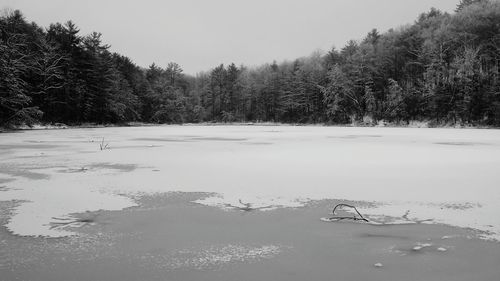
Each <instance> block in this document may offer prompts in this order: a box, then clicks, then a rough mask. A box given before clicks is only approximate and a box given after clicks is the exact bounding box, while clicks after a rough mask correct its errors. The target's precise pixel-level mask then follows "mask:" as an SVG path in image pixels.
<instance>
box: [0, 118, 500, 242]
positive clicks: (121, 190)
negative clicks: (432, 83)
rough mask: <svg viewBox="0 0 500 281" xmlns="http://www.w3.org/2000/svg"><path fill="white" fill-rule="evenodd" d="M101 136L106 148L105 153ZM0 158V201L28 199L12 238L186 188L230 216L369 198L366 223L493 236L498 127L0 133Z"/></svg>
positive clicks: (496, 231)
mask: <svg viewBox="0 0 500 281" xmlns="http://www.w3.org/2000/svg"><path fill="white" fill-rule="evenodd" d="M103 138H104V140H105V142H106V143H108V144H109V149H106V150H103V151H101V150H100V149H99V144H100V143H101V141H102V139H103ZM262 144H266V145H262ZM465 144H466V145H465ZM27 146H29V148H26V147H27ZM0 150H2V153H0V179H2V181H4V183H3V184H2V186H4V188H3V189H2V190H1V191H0V200H22V201H24V203H22V204H21V205H20V206H19V207H17V208H16V209H15V210H14V215H13V216H12V218H11V220H10V222H9V223H8V225H7V227H8V228H9V229H10V230H11V231H12V232H13V233H15V234H19V235H45V236H51V237H57V236H64V235H68V234H69V233H70V232H69V230H66V231H64V230H60V229H51V228H50V223H51V222H54V219H53V218H54V217H58V218H61V217H65V216H66V217H67V216H69V214H71V213H76V212H84V211H96V210H100V209H105V210H119V209H123V208H126V207H129V206H133V205H134V204H135V203H134V201H133V200H132V199H130V198H129V195H130V194H134V193H144V192H146V193H149V192H150V193H154V192H169V191H183V192H213V193H216V194H218V195H216V196H212V197H209V198H205V199H200V200H198V201H197V202H198V203H202V204H206V205H210V206H218V207H222V208H226V209H244V208H248V207H249V208H252V209H257V210H270V209H274V208H280V207H286V206H290V207H300V206H302V205H303V204H304V202H307V201H308V200H319V199H326V198H330V199H347V200H354V201H368V202H370V203H371V204H366V206H369V207H363V208H362V209H360V208H358V209H360V211H361V212H362V213H363V215H367V216H369V217H370V218H371V219H389V220H392V221H394V222H401V223H405V222H409V221H412V222H415V221H420V222H426V223H445V224H450V225H455V226H461V227H472V228H475V229H479V230H482V231H484V237H486V238H496V239H498V238H500V221H499V220H498V219H497V216H498V214H500V204H498V202H499V200H500V189H499V188H498V186H499V184H500V173H499V172H498V170H499V167H500V131H498V130H479V129H416V128H339V127H320V126H300V127H294V126H159V127H136V128H98V129H65V130H48V131H43V130H35V131H25V132H23V133H12V134H10V133H3V134H0ZM34 174H36V175H37V176H36V177H34V176H33V175H34Z"/></svg>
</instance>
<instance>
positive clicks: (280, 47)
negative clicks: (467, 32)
mask: <svg viewBox="0 0 500 281" xmlns="http://www.w3.org/2000/svg"><path fill="white" fill-rule="evenodd" d="M458 2H459V0H307V1H305V0H246V1H240V0H177V1H173V0H134V1H131V0H78V1H72V0H43V1H42V0H0V8H5V7H9V8H12V9H19V10H21V11H22V12H23V13H24V15H25V16H26V18H27V19H28V20H29V21H35V22H36V23H38V24H40V25H42V26H48V25H49V24H50V23H53V22H66V21H67V20H72V21H74V22H75V23H76V24H77V26H78V27H79V28H80V30H81V31H82V34H88V33H90V32H92V31H98V32H101V33H102V34H103V38H104V42H105V43H107V44H110V45H111V46H112V47H111V50H112V51H116V52H119V53H121V54H123V55H126V56H128V57H130V58H131V59H132V60H133V61H134V62H135V63H137V64H138V65H140V66H144V67H146V66H148V65H150V64H151V63H152V62H156V63H157V64H159V65H161V66H166V65H167V63H168V62H170V61H174V62H177V63H179V64H180V65H181V66H182V67H183V69H184V71H185V72H186V73H191V74H194V73H196V72H198V71H202V70H209V69H210V68H213V67H215V66H217V65H218V64H220V63H225V64H227V63H230V62H234V63H236V64H238V65H239V64H242V63H243V64H245V65H249V66H252V65H258V64H261V63H266V62H272V61H273V60H277V61H282V60H285V59H295V58H297V57H301V56H305V55H308V54H310V53H311V52H313V51H315V50H317V49H321V50H329V49H330V48H331V47H332V46H334V45H335V46H337V47H339V48H340V47H342V46H343V45H344V44H345V43H346V42H347V41H348V40H349V39H356V40H357V39H361V38H362V37H364V36H365V35H366V34H367V33H368V32H369V31H370V30H371V29H372V28H377V29H379V31H386V30H387V29H389V28H392V27H398V26H400V25H403V24H407V23H412V22H413V21H414V20H415V19H416V18H417V16H418V15H419V14H420V13H421V12H425V11H428V10H429V9H430V8H431V7H436V8H438V9H440V10H443V11H448V12H452V11H453V10H454V9H455V7H456V4H457V3H458Z"/></svg>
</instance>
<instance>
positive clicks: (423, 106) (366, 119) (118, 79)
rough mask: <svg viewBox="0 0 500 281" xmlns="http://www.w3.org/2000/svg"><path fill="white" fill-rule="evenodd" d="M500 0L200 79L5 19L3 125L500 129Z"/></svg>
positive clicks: (67, 30)
mask: <svg viewBox="0 0 500 281" xmlns="http://www.w3.org/2000/svg"><path fill="white" fill-rule="evenodd" d="M499 72H500V2H498V1H493V0H462V1H461V2H460V3H459V4H458V5H457V9H456V11H455V13H452V14H449V13H443V12H441V11H439V10H436V9H431V10H430V11H428V12H426V13H422V14H421V15H420V16H419V17H418V19H417V20H416V21H415V22H414V23H412V24H409V25H405V26H402V27H399V28H395V29H391V30H389V31H387V32H384V33H380V32H379V31H377V30H376V29H373V30H372V31H370V32H369V33H368V34H367V35H366V36H365V38H363V39H362V40H359V41H354V40H351V41H349V42H347V44H346V45H345V46H344V47H343V48H340V49H336V48H332V49H331V50H330V51H329V52H327V53H322V52H314V53H313V54H311V55H309V56H306V57H303V58H299V59H296V60H293V61H285V62H281V63H277V62H272V63H269V64H264V65H261V66H259V67H254V68H248V67H245V66H237V65H235V64H234V63H233V64H230V65H227V66H225V65H223V64H221V65H219V66H216V67H215V68H213V69H212V70H210V71H206V72H202V73H199V74H197V75H195V76H192V75H187V74H184V73H183V70H182V68H181V66H179V65H178V64H176V63H168V64H167V65H166V66H164V67H162V66H159V65H156V64H154V63H153V64H152V65H151V66H149V67H148V68H141V67H139V66H137V65H136V64H134V63H133V61H132V60H131V59H130V58H128V57H126V56H124V55H121V54H117V53H113V52H111V51H110V46H109V45H107V44H105V43H103V42H102V39H101V34H100V33H97V32H94V33H92V34H90V35H81V34H80V31H79V29H78V28H77V27H76V25H75V24H74V23H73V22H71V21H69V22H67V23H64V24H61V23H56V24H51V25H50V26H49V27H48V28H41V27H40V26H38V25H37V24H36V23H29V22H27V21H26V19H25V18H24V16H23V15H22V13H21V12H20V11H12V12H8V11H4V13H3V15H2V16H0V126H16V125H21V124H26V125H30V124H34V123H38V122H43V123H66V124H81V123H100V124H104V123H125V122H134V121H137V122H151V123H184V122H211V121H215V122H244V121H267V122H285V123H328V124H353V123H354V124H367V125H368V124H377V123H378V122H380V121H385V122H390V123H394V124H407V123H408V122H411V121H425V122H430V123H434V124H436V125H446V124H462V125H488V126H500V81H499V78H500V76H499Z"/></svg>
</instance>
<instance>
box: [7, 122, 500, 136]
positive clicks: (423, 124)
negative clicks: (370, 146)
mask: <svg viewBox="0 0 500 281" xmlns="http://www.w3.org/2000/svg"><path fill="white" fill-rule="evenodd" d="M429 123H430V122H428V121H422V122H420V121H416V122H413V123H412V122H410V124H408V125H401V124H392V123H387V124H384V125H374V124H356V123H352V124H331V123H274V122H200V123H179V124H177V123H171V124H168V123H164V124H160V123H142V122H130V123H123V124H120V123H118V124H113V123H110V124H91V123H89V124H80V125H67V124H64V123H56V125H54V124H34V125H33V126H18V127H16V128H5V127H0V134H1V133H13V132H19V131H32V130H65V129H98V128H130V127H164V126H203V127H211V126H213V127H218V126H262V127H264V126H270V127H272V126H276V127H280V126H290V127H332V128H422V129H424V128H425V129H478V130H498V129H500V127H495V126H482V125H470V126H464V125H458V124H455V125H454V124H444V125H435V126H434V125H429Z"/></svg>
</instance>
